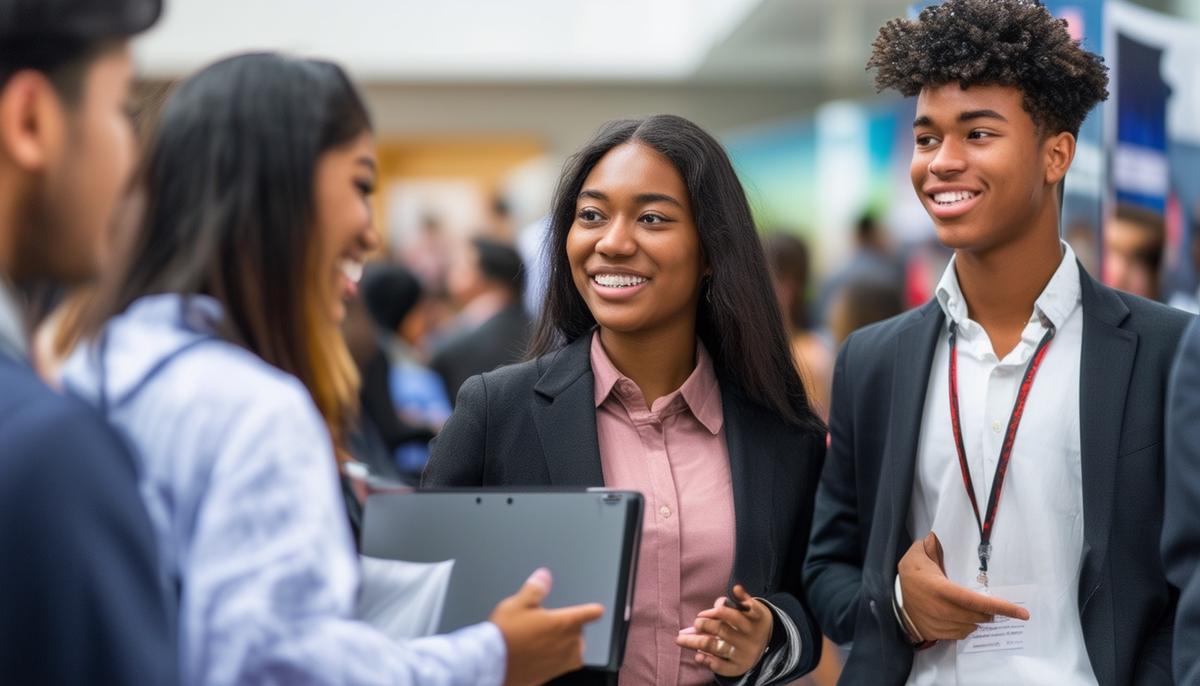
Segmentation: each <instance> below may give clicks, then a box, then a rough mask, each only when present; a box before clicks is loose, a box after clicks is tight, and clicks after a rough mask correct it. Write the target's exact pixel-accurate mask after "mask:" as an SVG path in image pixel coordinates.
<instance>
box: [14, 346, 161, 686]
mask: <svg viewBox="0 0 1200 686" xmlns="http://www.w3.org/2000/svg"><path fill="white" fill-rule="evenodd" d="M0 560H2V561H3V562H0V682H3V683H5V684H31V685H32V684H84V683H96V684H173V683H176V682H178V680H179V673H178V671H177V665H176V641H175V633H174V628H175V616H174V603H173V601H172V599H171V598H170V597H169V596H167V595H166V594H165V593H164V587H163V576H162V574H161V573H160V570H159V563H158V554H157V548H156V546H155V539H154V530H153V529H152V528H151V525H150V519H149V517H148V516H147V515H146V511H145V510H144V509H143V506H142V498H141V495H140V494H139V493H138V476H137V471H136V469H135V466H134V461H133V458H132V457H131V456H130V455H129V453H128V452H127V451H126V450H125V449H124V446H123V445H122V443H121V441H120V440H119V439H118V438H117V435H116V434H115V433H114V432H113V431H112V430H111V429H110V428H109V427H108V426H107V425H106V424H105V423H104V421H103V420H102V419H101V418H100V417H99V415H97V414H96V412H95V411H94V410H93V409H92V408H90V407H87V406H85V405H84V404H83V403H81V402H77V401H75V400H73V399H71V398H65V397H62V396H59V395H57V394H56V393H54V392H53V391H51V390H50V389H49V388H46V387H45V386H44V385H42V383H41V381H40V380H39V379H38V378H37V377H36V376H35V375H34V373H33V370H31V369H30V368H29V367H28V366H27V365H26V364H25V363H24V362H21V361H17V360H14V359H12V358H11V357H8V356H6V355H5V354H4V353H3V352H0Z"/></svg>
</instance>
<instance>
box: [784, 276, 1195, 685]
mask: <svg viewBox="0 0 1200 686" xmlns="http://www.w3.org/2000/svg"><path fill="white" fill-rule="evenodd" d="M1079 272H1080V281H1081V282H1082V290H1083V293H1082V298H1083V302H1082V305H1083V342H1082V358H1081V366H1080V372H1079V375H1080V379H1079V407H1080V439H1081V445H1080V447H1081V460H1082V470H1083V515H1084V546H1083V567H1082V571H1081V573H1080V582H1079V613H1080V618H1081V621H1082V624H1083V637H1084V643H1085V644H1086V646H1087V651H1088V656H1089V658H1090V659H1091V663H1092V668H1093V669H1094V671H1095V674H1096V678H1097V680H1098V681H1099V683H1100V684H1101V685H1102V686H1117V685H1121V686H1126V685H1128V684H1170V683H1172V681H1171V624H1172V620H1173V618H1174V611H1175V604H1176V598H1177V597H1178V591H1177V590H1176V589H1175V588H1174V587H1173V586H1171V585H1170V584H1169V583H1168V582H1167V579H1166V577H1165V576H1164V574H1163V564H1162V558H1161V557H1160V555H1159V551H1158V545H1157V543H1158V540H1159V533H1160V531H1161V530H1162V523H1163V449H1162V440H1163V404H1164V398H1165V396H1166V388H1167V376H1168V373H1169V372H1170V368H1171V362H1172V359H1173V357H1174V354H1175V350H1176V348H1177V347H1178V343H1179V339H1180V336H1181V335H1182V333H1183V330H1184V327H1185V326H1186V325H1187V323H1188V321H1189V320H1190V319H1191V317H1190V315H1187V314H1185V313H1183V312H1180V311H1178V310H1173V309H1170V308H1168V307H1165V306H1163V305H1160V304H1157V303H1153V302H1150V301H1148V300H1144V299H1142V298H1138V297H1135V296H1131V295H1128V294H1125V293H1120V292H1118V291H1115V290H1112V289H1110V288H1107V287H1105V286H1102V285H1100V284H1099V283H1097V282H1096V281H1094V280H1093V279H1092V278H1091V277H1090V276H1088V275H1087V272H1085V271H1084V269H1083V267H1082V266H1080V268H1079ZM943 326H944V317H943V314H942V311H941V308H940V307H939V306H938V305H937V303H936V302H932V301H931V302H929V303H927V304H926V305H925V306H923V307H921V308H920V309H917V310H913V311H910V312H907V313H905V314H902V315H900V316H898V317H895V318H892V319H889V320H887V321H885V322H882V323H880V324H876V325H873V326H871V327H868V328H865V329H862V330H860V331H858V332H856V333H855V334H853V335H852V336H851V337H850V338H849V339H848V340H847V341H846V343H845V345H844V346H843V348H842V350H841V352H840V354H839V355H838V361H837V365H836V368H835V371H834V387H833V401H832V403H831V405H832V407H831V414H830V433H831V435H832V442H831V444H830V452H829V459H828V461H827V462H826V465H825V471H824V474H823V475H822V477H821V487H820V491H819V493H818V495H817V506H816V508H817V509H816V514H815V516H814V519H815V522H814V528H813V538H812V544H811V546H810V547H809V555H808V561H807V563H806V565H805V574H804V576H805V579H806V581H807V582H808V583H807V585H808V597H809V602H810V604H811V606H812V608H813V610H814V611H815V612H816V614H817V618H818V620H819V621H820V623H821V628H822V629H823V630H824V631H825V633H826V634H827V635H829V636H830V637H831V638H832V639H833V640H834V641H836V642H838V643H845V642H847V641H853V648H852V651H851V653H850V656H849V659H848V660H847V662H846V666H845V670H844V672H843V675H842V680H841V683H843V684H870V685H871V686H877V685H879V684H903V683H904V682H905V680H906V679H907V677H908V674H909V671H910V670H911V669H912V661H913V648H912V647H911V645H910V644H909V641H908V640H907V638H906V636H905V634H904V632H903V631H902V630H901V628H900V626H899V624H898V623H897V622H896V619H895V617H894V615H893V611H892V584H893V580H894V578H895V575H896V566H897V565H898V564H899V562H900V558H901V557H902V556H903V555H904V553H905V551H907V550H908V547H909V546H910V545H911V544H912V539H911V537H910V535H909V532H908V528H907V519H908V511H909V501H910V497H911V494H912V484H913V472H914V468H915V462H916V452H917V439H918V436H919V433H920V428H921V413H922V409H923V408H924V405H925V389H926V386H927V384H928V379H929V372H930V366H931V365H932V362H933V353H934V346H935V345H936V344H937V341H938V335H939V334H940V333H941V331H942V328H943Z"/></svg>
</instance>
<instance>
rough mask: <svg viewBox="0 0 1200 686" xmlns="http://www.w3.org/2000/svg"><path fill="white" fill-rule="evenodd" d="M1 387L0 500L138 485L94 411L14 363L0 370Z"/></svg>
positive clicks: (125, 455)
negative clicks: (0, 457) (113, 484)
mask: <svg viewBox="0 0 1200 686" xmlns="http://www.w3.org/2000/svg"><path fill="white" fill-rule="evenodd" d="M0 386H4V388H5V389H6V391H7V392H6V394H5V396H6V402H5V403H3V405H0V453H2V454H3V455H4V459H3V460H0V473H2V476H0V494H2V495H0V501H4V502H8V503H11V502H12V501H13V499H16V498H20V499H21V500H22V501H28V500H29V498H30V497H31V496H32V497H34V498H37V497H39V495H40V494H45V495H46V496H47V497H52V498H58V497H67V496H68V495H69V494H71V493H75V492H77V491H79V490H80V489H78V488H75V487H74V485H77V484H88V485H89V487H90V488H101V487H102V486H103V484H105V483H109V482H122V483H126V484H132V483H135V482H136V470H135V467H134V463H133V460H132V458H131V457H130V456H129V454H128V452H127V451H126V450H125V448H124V446H123V444H122V443H121V442H120V440H119V439H118V438H117V436H116V434H115V433H114V432H113V430H112V428H111V427H110V426H109V425H108V424H107V423H106V422H105V421H104V420H103V419H102V418H101V417H100V415H99V414H98V413H97V412H96V411H95V410H94V409H93V408H92V407H90V406H88V405H86V404H85V403H83V402H82V401H80V400H78V399H76V398H72V397H70V396H66V395H63V394H60V393H58V392H56V391H54V390H52V389H50V388H49V387H47V386H45V385H44V384H42V383H41V382H40V381H39V380H38V379H37V377H36V376H35V375H34V373H33V372H32V371H26V370H23V369H21V368H19V367H17V366H14V365H3V366H0ZM83 490H85V491H86V490H87V489H83ZM83 495H86V493H83Z"/></svg>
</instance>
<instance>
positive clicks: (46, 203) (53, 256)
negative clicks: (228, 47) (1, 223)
mask: <svg viewBox="0 0 1200 686" xmlns="http://www.w3.org/2000/svg"><path fill="white" fill-rule="evenodd" d="M81 69H83V73H82V77H81V79H80V85H79V87H78V92H77V93H75V94H72V95H73V96H74V97H64V94H62V93H59V92H58V91H57V90H56V89H55V88H54V86H53V85H52V84H51V82H50V81H49V80H48V79H47V77H46V76H45V75H43V74H40V73H37V72H33V71H23V72H18V73H16V74H14V75H13V76H12V77H11V78H10V79H9V81H8V82H7V83H6V84H5V85H4V86H3V90H2V91H0V92H2V95H0V140H2V144H3V148H4V156H5V158H6V160H5V161H6V162H7V163H10V164H13V165H14V166H15V167H16V168H18V169H19V170H21V171H22V172H24V177H25V179H27V181H28V185H27V186H26V187H24V188H23V189H22V190H24V191H26V192H27V193H28V194H29V195H28V196H27V197H28V199H27V200H26V201H25V203H27V207H28V208H29V214H28V215H27V216H28V221H27V222H26V223H25V224H24V225H22V226H18V227H13V228H14V229H15V230H16V231H17V235H16V248H15V252H14V254H13V255H11V256H9V262H10V264H9V265H7V268H8V269H9V270H10V275H11V277H12V278H13V280H15V281H22V280H25V279H49V280H52V281H56V282H60V283H66V284H73V283H78V282H80V281H84V280H87V279H90V278H93V277H94V276H96V273H97V271H98V269H99V262H100V256H101V254H102V252H103V247H104V245H105V242H106V236H107V229H108V227H109V225H110V222H111V221H112V218H113V214H114V212H115V210H116V208H117V205H118V201H119V200H120V198H121V196H122V193H123V191H124V189H125V187H126V184H127V182H128V179H129V176H130V174H131V172H132V170H133V167H134V161H135V155H136V150H135V139H134V131H133V125H132V123H131V121H130V119H129V115H128V107H129V97H130V85H131V80H132V74H133V71H132V61H131V59H130V54H129V48H128V46H127V45H126V44H125V43H124V42H122V43H120V44H118V45H115V46H113V47H110V48H108V49H106V50H104V51H103V52H101V53H100V54H99V55H98V56H97V57H95V58H93V60H92V61H91V62H90V63H88V64H86V65H84V66H82V67H81Z"/></svg>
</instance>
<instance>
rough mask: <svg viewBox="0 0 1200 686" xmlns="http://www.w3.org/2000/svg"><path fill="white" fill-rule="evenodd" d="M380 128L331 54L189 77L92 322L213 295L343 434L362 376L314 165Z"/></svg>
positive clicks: (228, 327)
mask: <svg viewBox="0 0 1200 686" xmlns="http://www.w3.org/2000/svg"><path fill="white" fill-rule="evenodd" d="M370 130H371V122H370V117H369V115H368V112H367V108H366V106H365V104H364V103H363V100H362V98H361V96H360V95H359V94H358V92H357V91H356V90H355V88H354V86H353V85H352V84H351V83H350V80H349V79H348V78H347V77H346V74H345V73H344V72H343V71H342V69H341V68H339V67H338V66H337V65H335V64H332V63H330V62H323V61H316V60H308V59H299V58H293V57H288V56H284V55H278V54H270V53H261V54H246V55H239V56H236V57H231V58H229V59H225V60H222V61H220V62H216V63H215V64H213V65H211V66H209V67H207V68H205V69H203V70H202V71H200V72H198V73H197V74H196V75H195V76H192V77H191V78H189V79H187V80H186V81H184V82H183V83H182V84H181V85H180V86H179V87H178V89H177V90H176V91H175V92H174V93H172V94H171V96H170V97H169V98H168V100H167V102H166V104H165V106H164V108H163V110H162V113H161V116H160V118H159V121H158V122H157V126H156V127H155V130H154V131H153V132H152V134H151V135H150V138H149V142H148V146H147V153H146V157H145V159H144V160H143V163H142V169H141V170H140V174H139V182H138V191H139V192H141V193H142V194H143V197H144V201H145V207H144V212H143V214H142V218H141V221H140V225H139V227H138V230H137V231H136V232H135V235H134V236H133V237H132V241H131V244H130V245H129V246H128V249H127V254H126V258H125V263H124V265H123V268H122V271H121V276H120V278H119V279H117V280H116V282H115V283H114V284H112V287H111V288H110V289H108V293H106V294H105V295H104V296H102V299H101V302H100V304H99V306H98V307H97V310H96V312H97V316H96V317H95V323H94V325H93V328H94V329H95V328H98V327H99V325H101V324H102V322H103V321H106V320H107V319H109V318H111V317H112V316H115V315H117V314H119V313H121V312H123V311H124V310H125V309H126V308H127V307H129V305H130V304H131V303H133V301H135V300H137V299H138V298H140V297H142V296H145V295H151V294H155V293H179V294H183V295H206V296H210V297H212V298H214V299H216V300H217V301H218V302H220V304H221V306H222V307H223V309H224V314H225V316H224V318H223V321H222V322H221V327H222V329H221V331H220V334H221V335H222V337H224V338H225V339H227V340H229V341H231V342H233V343H235V344H238V345H241V346H243V347H245V348H246V349H248V350H250V351H251V352H253V353H254V354H256V355H258V356H259V357H261V358H262V359H263V360H265V361H266V362H268V363H270V364H271V365H274V366H275V367H278V368H279V369H281V370H283V371H285V372H287V373H289V374H292V375H294V376H296V377H297V378H299V379H300V381H301V382H302V383H303V384H304V386H305V387H306V388H307V389H308V391H309V393H311V395H312V397H313V400H314V401H315V403H316V406H317V408H318V410H319V411H320V412H321V415H322V416H323V418H324V419H325V422H326V424H327V425H328V427H329V430H330V433H331V435H332V436H333V439H334V442H335V443H336V444H338V445H342V443H343V441H344V438H345V432H346V429H347V425H348V422H349V421H350V416H351V414H352V413H353V412H354V411H355V408H356V398H357V391H358V382H359V379H358V373H357V371H356V369H355V367H354V364H353V361H352V360H351V358H350V355H349V352H348V351H347V350H346V345H345V342H344V340H343V338H342V336H341V333H340V331H339V329H338V327H337V326H336V325H335V324H334V323H332V322H331V321H330V320H329V315H328V314H327V312H328V303H327V302H326V300H327V296H325V295H323V294H322V293H321V290H320V285H319V284H320V280H319V279H316V278H314V277H313V274H314V272H315V269H316V259H317V255H316V254H315V253H316V252H317V251H316V246H317V245H318V236H317V227H316V225H315V208H314V204H315V201H314V183H315V182H314V176H315V170H316V167H317V163H318V160H319V158H320V157H321V155H322V154H323V153H325V152H327V151H329V150H332V149H335V148H338V147H340V146H342V145H345V144H347V143H349V142H351V141H353V140H354V139H355V138H357V137H358V136H359V135H361V134H363V133H364V132H368V131H370Z"/></svg>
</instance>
